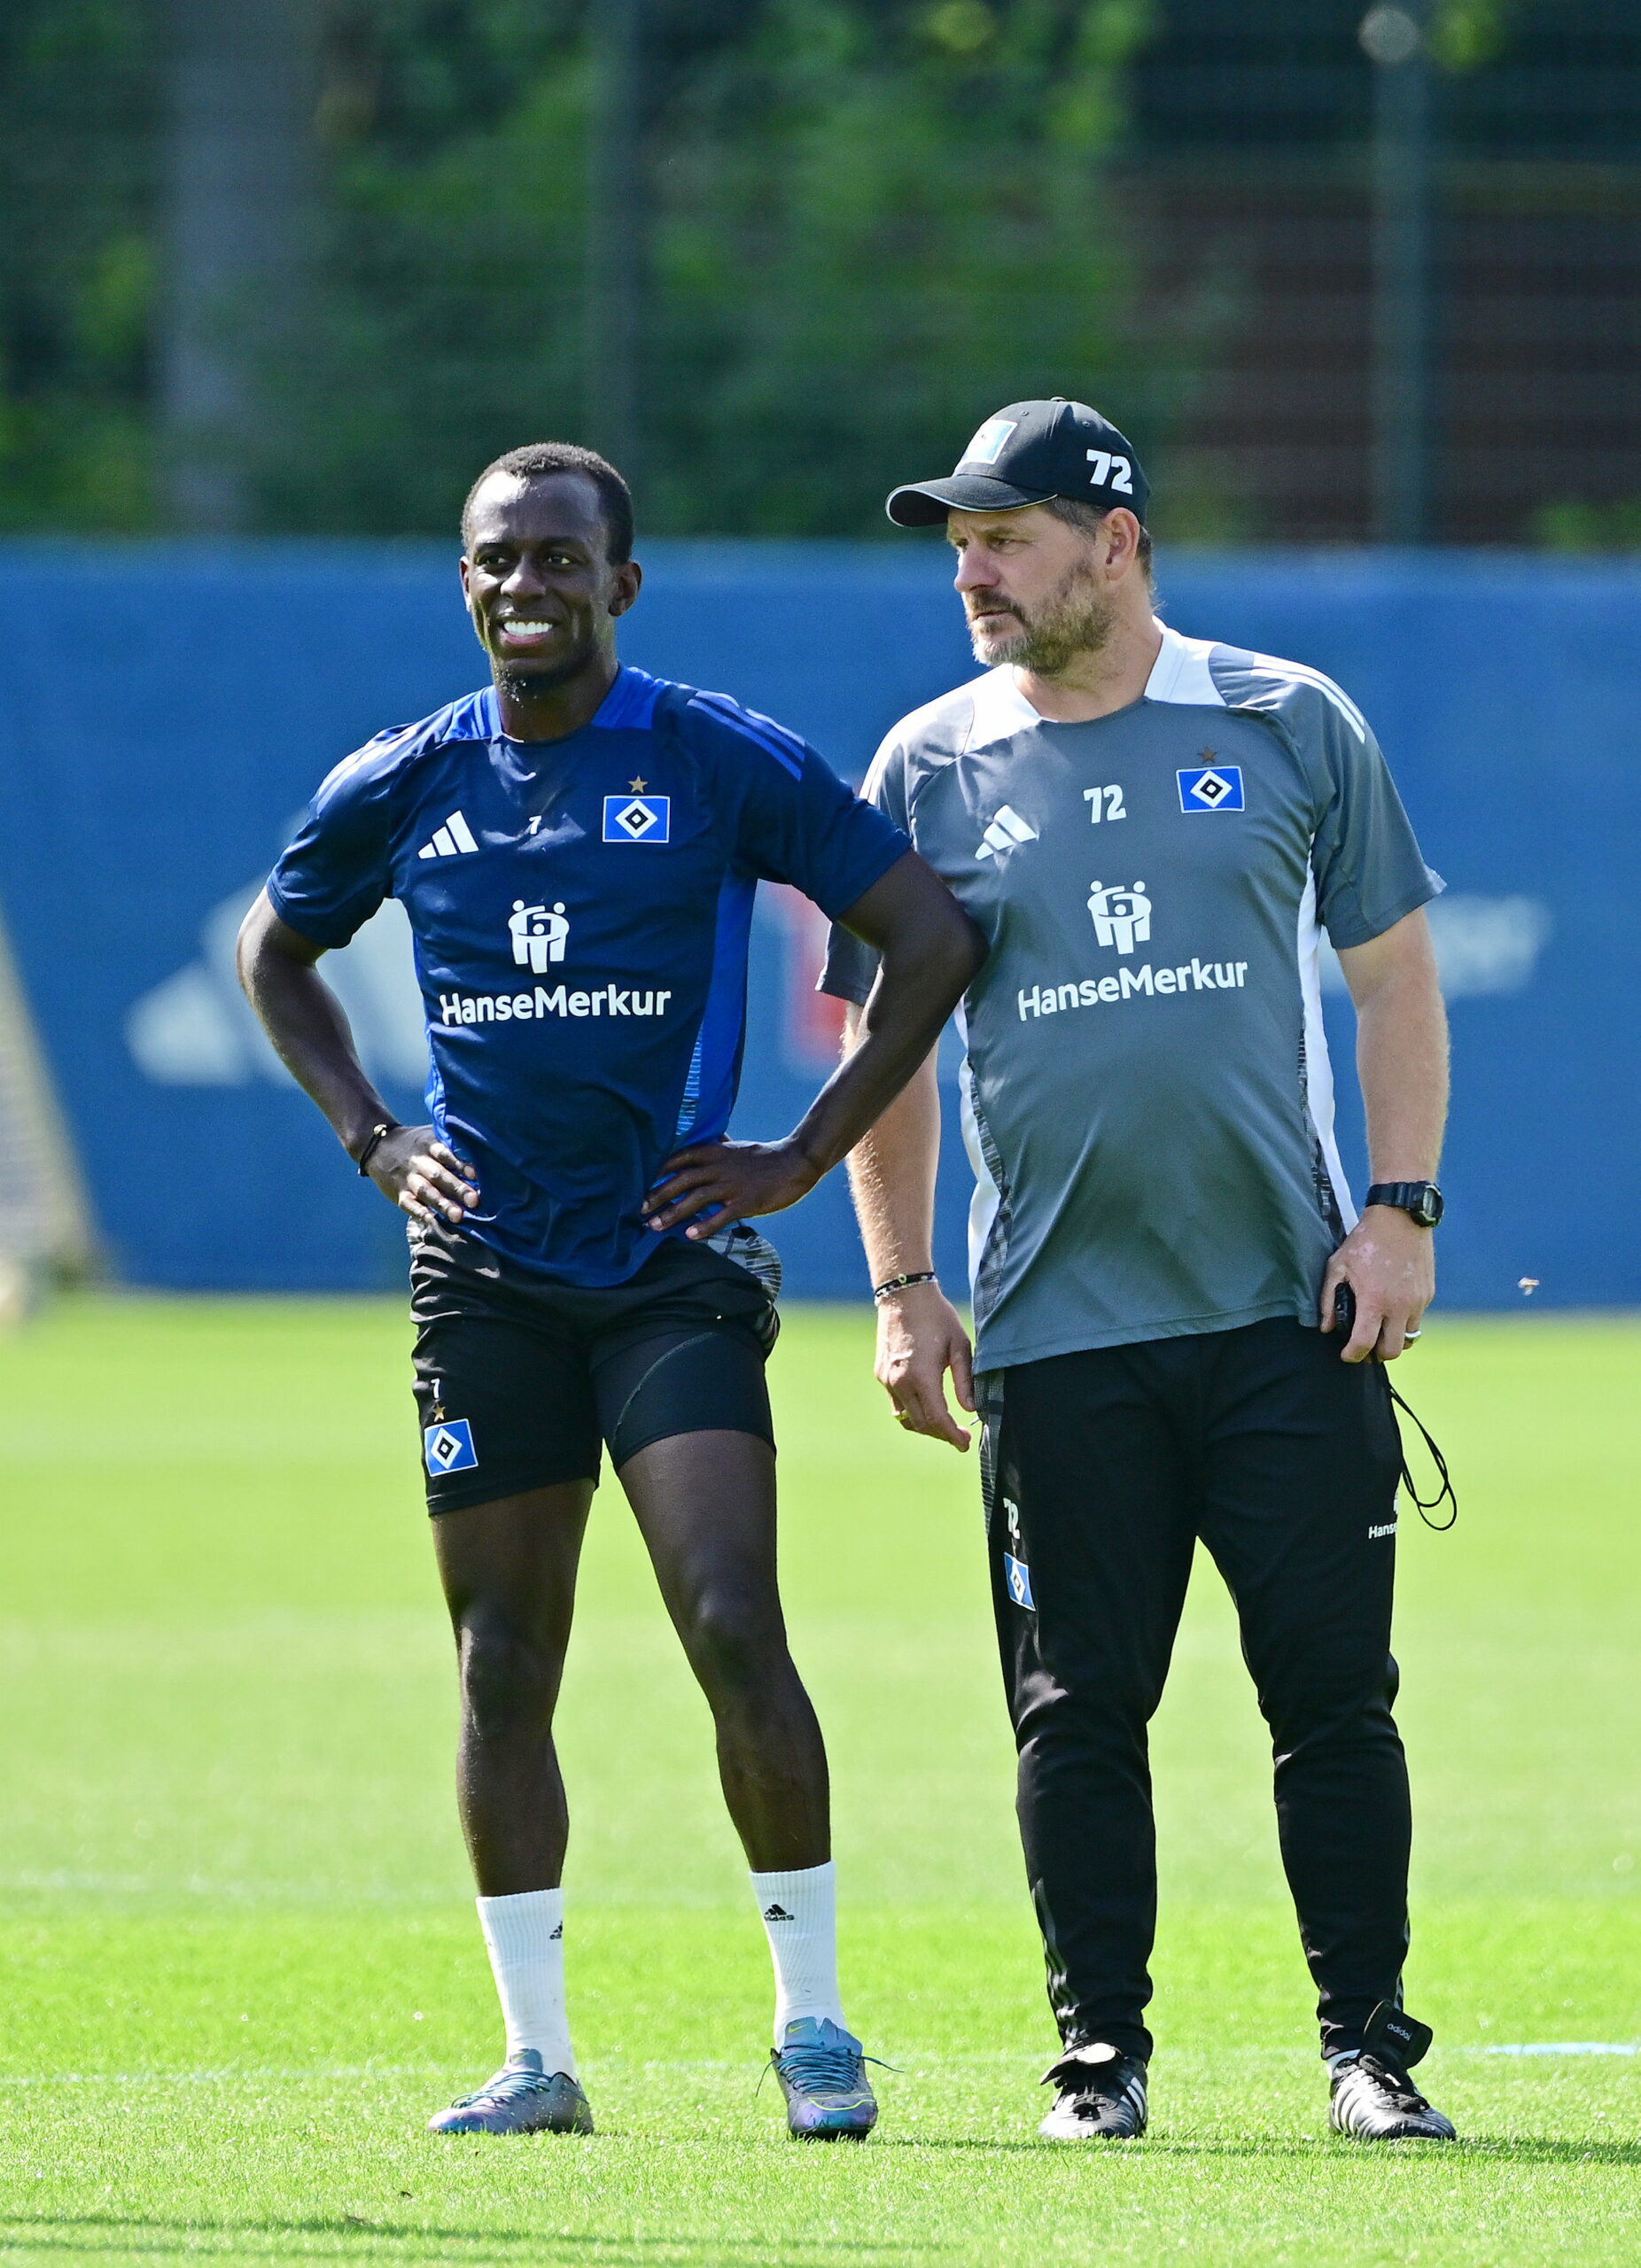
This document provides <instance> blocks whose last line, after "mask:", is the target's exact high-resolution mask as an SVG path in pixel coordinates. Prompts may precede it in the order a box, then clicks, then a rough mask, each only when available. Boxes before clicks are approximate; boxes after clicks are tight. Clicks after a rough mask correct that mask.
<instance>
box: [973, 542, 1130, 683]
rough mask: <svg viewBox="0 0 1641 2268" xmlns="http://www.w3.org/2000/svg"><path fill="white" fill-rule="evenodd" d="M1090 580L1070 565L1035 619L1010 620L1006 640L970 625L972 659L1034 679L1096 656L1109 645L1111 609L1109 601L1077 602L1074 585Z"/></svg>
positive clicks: (1113, 609) (1113, 614)
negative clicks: (1011, 625)
mask: <svg viewBox="0 0 1641 2268" xmlns="http://www.w3.org/2000/svg"><path fill="white" fill-rule="evenodd" d="M1092 580H1093V578H1092V576H1091V575H1090V574H1089V573H1088V571H1087V570H1086V569H1085V568H1084V567H1080V566H1077V567H1073V568H1072V569H1071V570H1070V571H1069V574H1068V575H1067V576H1066V579H1065V580H1064V581H1063V582H1062V584H1061V586H1060V588H1059V589H1058V590H1057V591H1056V592H1055V593H1054V596H1053V597H1052V598H1051V599H1049V600H1048V601H1047V602H1046V604H1045V605H1044V607H1043V609H1042V611H1041V612H1040V613H1039V614H1038V617H1037V618H1036V620H1035V621H1031V620H1028V619H1025V618H1023V617H1021V616H1019V615H1016V616H1015V621H1016V623H1017V624H1018V625H1019V626H1018V628H1017V630H1016V631H1015V633H1014V634H1013V635H1012V636H1010V637H1007V638H999V637H998V636H996V635H995V634H994V633H991V634H988V633H984V632H983V630H982V627H981V625H980V624H978V623H973V624H971V625H970V626H969V644H970V645H971V647H972V648H973V649H974V656H975V659H976V661H977V662H979V663H980V664H982V665H983V666H984V667H985V668H987V669H1000V668H1010V669H1020V670H1029V671H1030V673H1031V674H1032V676H1033V677H1045V678H1051V677H1057V676H1058V675H1059V673H1060V672H1061V671H1062V669H1064V667H1065V666H1066V664H1067V663H1068V662H1069V661H1071V660H1073V659H1074V658H1075V657H1076V656H1077V655H1079V654H1097V653H1099V652H1100V649H1101V648H1102V647H1103V646H1105V645H1107V644H1108V643H1109V641H1110V637H1111V632H1112V628H1113V625H1114V624H1115V622H1116V607H1115V605H1114V604H1113V603H1112V602H1111V601H1110V600H1108V599H1107V600H1101V599H1098V598H1093V599H1085V600H1084V601H1083V602H1082V603H1081V604H1079V603H1078V601H1077V592H1078V588H1079V586H1085V585H1087V584H1088V583H1090V582H1092ZM996 618H997V617H995V616H992V617H990V619H991V620H992V621H995V620H996Z"/></svg>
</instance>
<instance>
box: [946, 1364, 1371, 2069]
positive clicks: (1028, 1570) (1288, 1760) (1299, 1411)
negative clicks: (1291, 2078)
mask: <svg viewBox="0 0 1641 2268" xmlns="http://www.w3.org/2000/svg"><path fill="white" fill-rule="evenodd" d="M1339 1344H1340V1342H1339V1341H1338V1340H1336V1339H1334V1338H1332V1337H1329V1338H1324V1337H1323V1336H1322V1334H1321V1333H1320V1332H1316V1331H1307V1330H1305V1329H1303V1328H1302V1327H1301V1326H1300V1325H1299V1324H1296V1323H1290V1322H1287V1321H1283V1320H1278V1321H1274V1322H1266V1323H1256V1324H1248V1325H1246V1326H1245V1327H1243V1328H1242V1329H1240V1330H1236V1331H1219V1332H1205V1333H1203V1334H1202V1335H1201V1336H1200V1337H1193V1338H1186V1339H1164V1340H1148V1341H1147V1342H1146V1343H1144V1344H1142V1345H1138V1346H1132V1347H1110V1348H1098V1349H1096V1350H1094V1351H1093V1352H1090V1353H1086V1354H1077V1355H1057V1356H1054V1358H1052V1359H1051V1360H1049V1361H1046V1362H1041V1363H1022V1364H1019V1365H1017V1366H1016V1367H1015V1368H1012V1369H1009V1370H1007V1371H991V1372H989V1373H988V1374H986V1376H985V1377H984V1378H983V1379H982V1380H981V1381H980V1386H981V1395H980V1406H981V1410H982V1411H983V1413H984V1418H985V1436H984V1444H983V1465H984V1480H985V1492H986V1527H987V1535H988V1540H989V1545H990V1553H991V1562H992V1594H993V1599H994V1603H995V1607H996V1613H997V1627H998V1637H999V1644H1000V1647H1001V1651H1002V1659H1003V1675H1004V1679H1005V1681H1006V1683H1007V1689H1008V1697H1009V1705H1010V1709H1011V1713H1012V1714H1013V1718H1014V1724H1015V1736H1016V1740H1017V1742H1018V1745H1019V1751H1020V1790H1019V1806H1020V1829H1021V1835H1022V1838H1023V1842H1024V1845H1025V1859H1026V1871H1027V1875H1028V1877H1029V1879H1030V1885H1031V1895H1032V1899H1033V1901H1034V1903H1035V1905H1036V1907H1037V1915H1038V1923H1039V1925H1040V1927H1041V1929H1042V1932H1043V1940H1044V1946H1045V1951H1046V1958H1047V1962H1048V1986H1049V1998H1050V2000H1051V2001H1052V2003H1053V2005H1054V2014H1055V2016H1056V2017H1057V2019H1058V2021H1059V2023H1060V2028H1061V2031H1062V2035H1063V2036H1064V2038H1065V2039H1067V2040H1068V2041H1069V2042H1073V2043H1075V2042H1088V2041H1093V2040H1107V2041H1109V2043H1110V2044H1111V2045H1112V2046H1113V2047H1116V2048H1118V2049H1120V2050H1122V2051H1123V2052H1124V2054H1143V2055H1148V2054H1149V2053H1150V2050H1151V2035H1150V2033H1149V2032H1148V2031H1147V2030H1146V2026H1145V2009H1146V2006H1147V2002H1148V2000H1149V1999H1150V1996H1151V1979H1150V1977H1149V1976H1148V1974H1147V1961H1148V1959H1149V1957H1150V1952H1151V1945H1152V1939H1153V1936H1154V1933H1155V1920H1156V1858H1155V1829H1154V1826H1153V1820H1152V1811H1151V1775H1150V1767H1149V1762H1148V1758H1147V1725H1148V1723H1149V1721H1150V1719H1151V1716H1152V1714H1153V1713H1154V1712H1155V1708H1156V1705H1157V1703H1158V1702H1159V1700H1160V1699H1161V1698H1162V1693H1163V1680H1164V1678H1165V1677H1166V1676H1167V1674H1168V1665H1169V1658H1170V1654H1171V1652H1172V1649H1173V1643H1174V1633H1175V1630H1176V1628H1177V1627H1178V1621H1179V1614H1180V1609H1181V1607H1182V1606H1183V1604H1184V1603H1185V1595H1186V1581H1187V1579H1188V1577H1189V1575H1190V1572H1191V1559H1192V1552H1193V1547H1194V1543H1195V1541H1196V1539H1197V1538H1198V1537H1199V1536H1201V1538H1202V1542H1204V1544H1205V1545H1206V1546H1207V1548H1208V1550H1209V1551H1210V1552H1211V1553H1212V1555H1213V1557H1214V1560H1215V1563H1216V1565H1217V1566H1218V1568H1219V1571H1220V1573H1221V1574H1222V1575H1223V1576H1224V1577H1225V1582H1226V1584H1227V1585H1228V1587H1229V1588H1230V1591H1231V1595H1232V1596H1233V1599H1234V1600H1235V1602H1236V1609H1237V1614H1238V1617H1239V1619H1240V1626H1241V1636H1242V1653H1243V1658H1244V1659H1245V1660H1246V1661H1247V1663H1248V1668H1249V1670H1250V1671H1251V1672H1252V1674H1253V1678H1254V1682H1255V1685H1256V1688H1257V1689H1258V1695H1259V1705H1260V1707H1261V1709H1262V1710H1263V1711H1264V1717H1265V1720H1266V1722H1267V1724H1268V1725H1269V1726H1270V1728H1271V1736H1272V1750H1273V1753H1274V1756H1275V1760H1276V1809H1277V1821H1278V1826H1279V1831H1280V1836H1281V1845H1282V1861H1283V1864H1284V1866H1285V1868H1287V1880H1288V1884H1289V1887H1290V1888H1291V1890H1292V1891H1293V1894H1294V1903H1295V1907H1296V1908H1297V1909H1298V1914H1299V1926H1300V1934H1301V1937H1302V1938H1303V1944H1304V1949H1305V1957H1306V1959H1307V1960H1308V1961H1309V1962H1310V1973H1311V1975H1312V1976H1313V1977H1315V1979H1316V1983H1317V1988H1318V1996H1319V1997H1318V2015H1319V2016H1320V2019H1321V2024H1322V2046H1323V2050H1324V2053H1326V2054H1332V2053H1334V2052H1335V2051H1336V2050H1338V2049H1340V2048H1345V2047H1355V2046H1357V2045H1358V2044H1359V2038H1360V2032H1361V2027H1362V2025H1363V2023H1365V2020H1366V2018H1367V2016H1368V2015H1369V2014H1370V2012H1371V2011H1372V2009H1373V2006H1374V2004H1375V2002H1376V2001H1379V2000H1393V1999H1394V1998H1395V1997H1396V1992H1397V1990H1398V1985H1399V1980H1400V1977H1401V1970H1402V1964H1403V1961H1404V1956H1405V1953H1406V1951H1407V1860H1408V1844H1409V1837H1410V1821H1409V1813H1408V1792H1407V1768H1406V1765H1405V1762H1404V1757H1403V1753H1402V1744H1401V1740H1400V1738H1399V1736H1397V1733H1396V1724H1395V1721H1394V1720H1393V1719H1392V1717H1391V1714H1390V1708H1391V1704H1392V1702H1393V1701H1394V1700H1395V1698H1396V1663H1395V1662H1394V1660H1393V1659H1392V1658H1391V1655H1390V1601H1391V1588H1392V1581H1393V1574H1394V1568H1395V1552H1396V1538H1395V1534H1394V1524H1395V1519H1396V1511H1395V1492H1396V1474H1397V1471H1398V1466H1399V1458H1400V1452H1399V1447H1398V1441H1397V1436H1396V1421H1395V1417H1394V1414H1393V1412H1392V1410H1391V1408H1390V1403H1389V1397H1388V1393H1387V1391H1386V1384H1387V1382H1386V1379H1385V1377H1384V1374H1383V1372H1382V1371H1380V1369H1379V1368H1378V1367H1377V1366H1376V1365H1374V1364H1372V1363H1362V1364H1359V1365H1357V1364H1347V1363H1342V1362H1341V1361H1340V1359H1339V1354H1338V1348H1339Z"/></svg>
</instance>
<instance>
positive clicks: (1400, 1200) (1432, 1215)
mask: <svg viewBox="0 0 1641 2268" xmlns="http://www.w3.org/2000/svg"><path fill="white" fill-rule="evenodd" d="M1362 1201H1363V1203H1364V1204H1365V1205H1394V1206H1395V1207H1396V1210H1397V1212H1398V1213H1405V1214H1406V1215H1407V1217H1408V1219H1409V1220H1410V1221H1417V1222H1418V1223H1419V1227H1420V1228H1421V1229H1434V1228H1435V1224H1436V1223H1437V1222H1438V1221H1439V1220H1440V1219H1441V1217H1442V1213H1443V1202H1442V1192H1441V1191H1440V1190H1439V1189H1438V1188H1437V1187H1436V1185H1435V1182H1434V1181H1376V1182H1375V1183H1374V1184H1373V1187H1372V1188H1371V1189H1370V1190H1369V1191H1368V1192H1367V1195H1366V1196H1365V1198H1364V1199H1363V1200H1362Z"/></svg>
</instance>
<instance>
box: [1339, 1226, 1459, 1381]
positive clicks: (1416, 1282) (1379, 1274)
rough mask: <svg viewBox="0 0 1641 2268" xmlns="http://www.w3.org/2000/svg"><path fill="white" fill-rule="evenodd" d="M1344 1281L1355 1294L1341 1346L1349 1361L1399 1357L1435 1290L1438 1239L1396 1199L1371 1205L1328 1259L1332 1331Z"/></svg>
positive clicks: (1364, 1361) (1413, 1335) (1358, 1361)
mask: <svg viewBox="0 0 1641 2268" xmlns="http://www.w3.org/2000/svg"><path fill="white" fill-rule="evenodd" d="M1341 1284H1349V1286H1350V1288H1351V1290H1352V1291H1353V1292H1354V1293H1355V1294H1356V1325H1355V1328H1354V1329H1353V1330H1352V1332H1351V1333H1350V1336H1349V1339H1348V1340H1346V1342H1345V1345H1344V1347H1343V1348H1342V1350H1341V1351H1342V1355H1343V1358H1344V1360H1345V1361H1346V1362H1347V1363H1366V1362H1379V1363H1394V1362H1395V1360H1396V1356H1397V1355H1400V1354H1401V1353H1402V1352H1403V1351H1404V1348H1405V1347H1406V1345H1407V1342H1408V1340H1409V1338H1410V1337H1417V1336H1418V1333H1419V1325H1420V1322H1421V1319H1422V1317H1423V1316H1424V1312H1425V1309H1427V1307H1428V1306H1429V1304H1430V1302H1431V1301H1432V1299H1433V1298H1434V1297H1435V1240H1434V1239H1433V1238H1432V1236H1431V1233H1430V1231H1429V1230H1428V1229H1421V1228H1420V1227H1419V1223H1417V1222H1416V1221H1412V1220H1410V1219H1409V1217H1408V1216H1407V1215H1406V1214H1405V1213H1404V1212H1402V1211H1401V1210H1400V1209H1399V1208H1397V1207H1396V1206H1394V1205H1370V1206H1369V1207H1368V1208H1367V1210H1366V1212H1365V1213H1364V1214H1363V1216H1362V1217H1361V1219H1360V1220H1359V1221H1358V1222H1357V1224H1356V1226H1355V1228H1354V1229H1352V1230H1351V1231H1350V1233H1349V1236H1348V1237H1347V1238H1346V1239H1345V1240H1344V1242H1343V1244H1342V1245H1341V1246H1340V1247H1339V1249H1338V1251H1337V1252H1336V1253H1335V1254H1334V1256H1333V1258H1332V1259H1331V1260H1330V1261H1329V1262H1328V1263H1327V1273H1326V1275H1325V1276H1324V1277H1323V1278H1322V1300H1321V1317H1320V1320H1321V1325H1322V1328H1323V1330H1324V1331H1332V1330H1333V1329H1334V1293H1335V1292H1336V1291H1337V1289H1338V1287H1339V1285H1341Z"/></svg>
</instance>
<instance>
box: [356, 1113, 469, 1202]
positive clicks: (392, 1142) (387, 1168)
mask: <svg viewBox="0 0 1641 2268" xmlns="http://www.w3.org/2000/svg"><path fill="white" fill-rule="evenodd" d="M365 1172H366V1173H367V1175H368V1176H369V1178H370V1179H371V1180H372V1181H373V1182H375V1184H376V1185H377V1188H378V1189H379V1190H380V1191H381V1192H382V1194H383V1196H384V1197H386V1198H390V1199H391V1200H392V1201H393V1203H394V1204H395V1205H397V1206H398V1207H399V1208H400V1210H401V1212H405V1213H408V1214H409V1216H410V1217H411V1219H412V1220H413V1221H432V1218H433V1216H434V1214H435V1213H442V1214H443V1215H444V1217H445V1218H446V1220H447V1221H450V1222H452V1223H457V1224H459V1223H461V1221H462V1219H463V1216H464V1215H465V1214H468V1213H471V1211H472V1209H473V1208H474V1207H475V1206H476V1205H477V1204H478V1188H477V1187H476V1185H475V1181H476V1177H475V1175H474V1172H473V1169H472V1168H471V1166H470V1165H464V1164H463V1161H462V1160H461V1159H460V1158H458V1157H457V1155H456V1153H455V1151H454V1150H452V1149H450V1148H449V1147H448V1146H447V1145H446V1144H445V1143H443V1142H441V1141H440V1140H439V1137H438V1135H437V1134H435V1133H434V1131H433V1130H432V1127H431V1126H395V1127H394V1128H393V1131H392V1132H391V1133H389V1134H384V1135H383V1137H382V1138H381V1140H380V1141H379V1142H378V1143H377V1146H376V1147H375V1148H374V1149H373V1150H372V1151H371V1153H370V1156H369V1162H368V1163H367V1164H366V1167H365Z"/></svg>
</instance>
